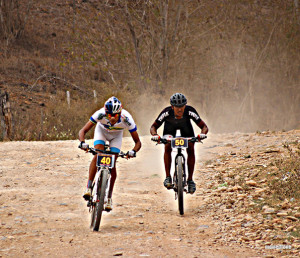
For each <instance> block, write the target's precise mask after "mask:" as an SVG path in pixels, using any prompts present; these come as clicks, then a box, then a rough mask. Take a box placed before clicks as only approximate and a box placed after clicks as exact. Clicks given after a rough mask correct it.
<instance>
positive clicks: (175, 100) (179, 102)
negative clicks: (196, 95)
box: [170, 93, 187, 107]
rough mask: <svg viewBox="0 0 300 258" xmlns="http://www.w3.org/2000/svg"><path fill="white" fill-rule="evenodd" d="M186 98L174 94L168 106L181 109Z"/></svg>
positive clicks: (179, 94)
mask: <svg viewBox="0 0 300 258" xmlns="http://www.w3.org/2000/svg"><path fill="white" fill-rule="evenodd" d="M186 103H187V100H186V97H185V96H184V95H183V94H181V93H175V94H173V95H172V96H171V98H170V104H171V105H172V106H175V107H182V106H184V105H186Z"/></svg>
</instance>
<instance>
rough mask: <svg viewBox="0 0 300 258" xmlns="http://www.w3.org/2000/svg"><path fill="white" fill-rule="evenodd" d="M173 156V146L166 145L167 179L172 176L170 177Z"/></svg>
mask: <svg viewBox="0 0 300 258" xmlns="http://www.w3.org/2000/svg"><path fill="white" fill-rule="evenodd" d="M171 154H172V148H171V144H170V143H168V144H166V145H165V154H164V162H165V171H166V177H169V176H171V175H170V170H171V164H172V155H171Z"/></svg>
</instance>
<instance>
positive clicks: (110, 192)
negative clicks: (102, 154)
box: [107, 155, 118, 198]
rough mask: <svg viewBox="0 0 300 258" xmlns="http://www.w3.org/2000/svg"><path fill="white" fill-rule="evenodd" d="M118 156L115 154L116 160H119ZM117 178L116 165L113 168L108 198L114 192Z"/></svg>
mask: <svg viewBox="0 0 300 258" xmlns="http://www.w3.org/2000/svg"><path fill="white" fill-rule="evenodd" d="M117 158H118V156H117V155H115V162H116V161H117ZM115 164H116V163H115ZM116 178H117V169H116V167H114V168H112V169H111V174H110V184H109V191H108V196H107V198H111V197H112V193H113V190H114V185H115V181H116Z"/></svg>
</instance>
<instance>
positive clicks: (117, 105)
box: [104, 97, 122, 115]
mask: <svg viewBox="0 0 300 258" xmlns="http://www.w3.org/2000/svg"><path fill="white" fill-rule="evenodd" d="M104 108H105V113H106V114H111V115H113V114H119V113H121V111H122V104H121V102H120V100H118V99H117V98H116V97H111V98H109V99H108V100H107V101H106V102H105V105H104Z"/></svg>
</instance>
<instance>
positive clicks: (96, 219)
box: [86, 145, 127, 231]
mask: <svg viewBox="0 0 300 258" xmlns="http://www.w3.org/2000/svg"><path fill="white" fill-rule="evenodd" d="M86 150H87V152H90V153H92V154H93V155H97V162H96V166H97V172H96V175H95V178H94V181H93V184H92V196H91V198H90V200H88V203H87V206H88V207H89V212H90V213H91V224H90V227H91V228H92V229H93V230H94V231H98V230H99V227H100V222H101V218H102V212H103V211H104V210H105V208H104V204H105V200H106V199H107V195H108V189H109V182H110V181H109V180H110V176H111V169H112V168H114V167H115V163H116V162H115V155H116V153H112V152H110V151H109V146H107V145H105V147H104V150H98V149H95V148H92V147H89V146H87V148H86ZM126 155H127V154H125V153H124V152H120V153H119V155H118V156H119V157H121V158H125V157H126ZM105 211H107V212H109V211H110V210H105Z"/></svg>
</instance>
